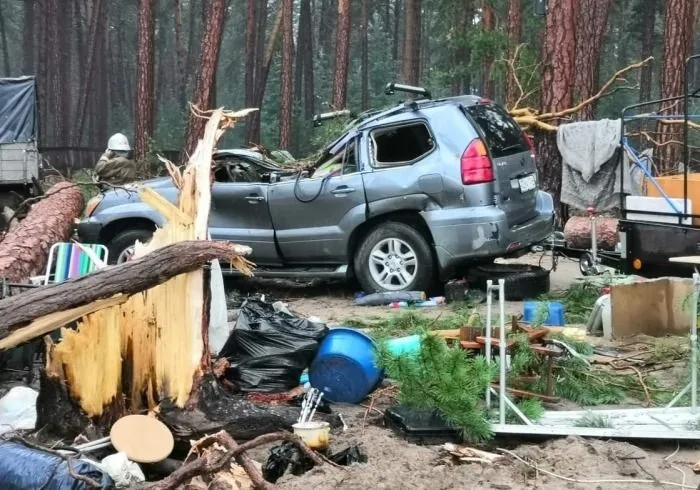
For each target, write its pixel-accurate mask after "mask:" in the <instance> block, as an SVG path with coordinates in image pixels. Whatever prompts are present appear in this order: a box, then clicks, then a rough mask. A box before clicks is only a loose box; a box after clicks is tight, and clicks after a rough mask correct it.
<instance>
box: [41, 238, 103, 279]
mask: <svg viewBox="0 0 700 490" xmlns="http://www.w3.org/2000/svg"><path fill="white" fill-rule="evenodd" d="M108 258H109V251H108V250H107V247H105V246H104V245H100V244H85V243H78V242H72V243H70V242H60V243H54V244H53V245H52V246H51V249H50V250H49V262H48V264H47V265H46V275H45V276H44V277H43V278H42V279H43V283H44V284H50V283H57V282H63V281H66V280H68V279H74V278H76V277H80V276H84V275H85V274H89V273H90V272H92V271H94V270H96V269H101V268H102V267H104V266H105V265H106V264H107V259H108Z"/></svg>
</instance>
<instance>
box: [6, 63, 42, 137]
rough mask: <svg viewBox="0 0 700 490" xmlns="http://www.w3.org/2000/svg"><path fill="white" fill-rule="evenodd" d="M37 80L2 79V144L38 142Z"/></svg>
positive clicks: (24, 78) (28, 78) (22, 78)
mask: <svg viewBox="0 0 700 490" xmlns="http://www.w3.org/2000/svg"><path fill="white" fill-rule="evenodd" d="M36 126H37V124H36V80H35V78H34V77H21V78H0V144H7V143H26V142H28V141H35V140H36V132H37V127H36Z"/></svg>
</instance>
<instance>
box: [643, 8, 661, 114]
mask: <svg viewBox="0 0 700 490" xmlns="http://www.w3.org/2000/svg"><path fill="white" fill-rule="evenodd" d="M658 11H659V0H646V1H645V2H644V5H643V6H642V12H641V14H642V51H641V54H640V59H642V60H645V59H647V58H648V57H649V56H652V55H653V54H654V43H655V41H656V36H655V31H656V29H655V26H656V15H657V13H658ZM653 74H654V66H653V64H652V63H649V64H648V65H646V66H644V67H642V68H641V70H640V74H639V102H647V101H650V100H651V83H652V77H653Z"/></svg>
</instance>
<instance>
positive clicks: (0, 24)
mask: <svg viewBox="0 0 700 490" xmlns="http://www.w3.org/2000/svg"><path fill="white" fill-rule="evenodd" d="M0 43H1V44H2V66H3V69H4V71H5V76H6V77H10V76H12V70H11V68H10V50H9V48H8V45H7V26H6V25H5V15H4V14H3V12H2V8H0Z"/></svg>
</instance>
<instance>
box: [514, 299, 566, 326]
mask: <svg viewBox="0 0 700 490" xmlns="http://www.w3.org/2000/svg"><path fill="white" fill-rule="evenodd" d="M544 310H546V313H545V311H544ZM543 317H544V318H543ZM523 321H524V322H525V323H537V324H541V325H549V326H553V327H561V326H564V325H566V321H565V318H564V305H563V304H562V303H560V302H558V301H526V302H525V304H524V305H523Z"/></svg>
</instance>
